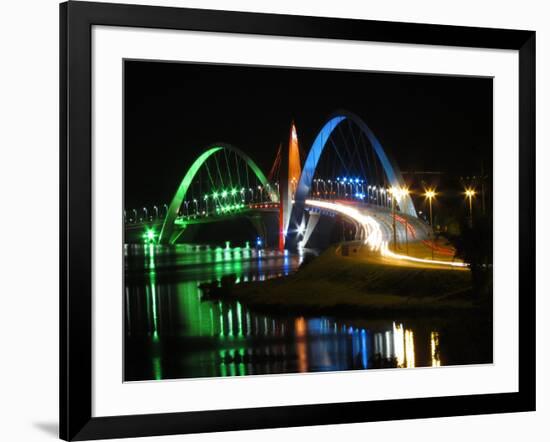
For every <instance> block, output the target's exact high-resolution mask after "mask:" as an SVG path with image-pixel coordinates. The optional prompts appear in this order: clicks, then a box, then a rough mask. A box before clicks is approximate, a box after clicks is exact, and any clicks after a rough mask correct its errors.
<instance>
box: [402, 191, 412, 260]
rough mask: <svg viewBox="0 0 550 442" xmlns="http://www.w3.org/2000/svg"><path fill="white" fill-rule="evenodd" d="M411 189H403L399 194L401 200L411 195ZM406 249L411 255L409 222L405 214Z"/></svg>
mask: <svg viewBox="0 0 550 442" xmlns="http://www.w3.org/2000/svg"><path fill="white" fill-rule="evenodd" d="M409 193H410V192H409V189H407V188H406V187H402V188H401V191H400V193H399V198H404V197H406V196H408V195H409ZM405 248H406V251H407V255H408V254H409V220H408V219H407V215H406V214H405Z"/></svg>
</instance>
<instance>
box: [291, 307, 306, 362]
mask: <svg viewBox="0 0 550 442" xmlns="http://www.w3.org/2000/svg"><path fill="white" fill-rule="evenodd" d="M294 334H295V335H296V338H297V341H296V355H297V356H298V371H299V372H300V373H305V372H307V371H308V361H307V345H306V340H305V339H304V338H305V337H306V335H307V322H306V320H305V318H303V317H300V318H297V319H296V320H295V321H294Z"/></svg>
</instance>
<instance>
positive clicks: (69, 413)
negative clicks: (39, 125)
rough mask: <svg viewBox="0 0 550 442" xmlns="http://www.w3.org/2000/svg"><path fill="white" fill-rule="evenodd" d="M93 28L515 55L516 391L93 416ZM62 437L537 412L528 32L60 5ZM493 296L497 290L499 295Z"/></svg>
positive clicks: (532, 105) (531, 81)
mask: <svg viewBox="0 0 550 442" xmlns="http://www.w3.org/2000/svg"><path fill="white" fill-rule="evenodd" d="M93 25H103V26H123V27H137V28H159V29H177V30H194V31H212V32H224V33H240V34H261V35H278V36H289V37H310V38H323V39H345V40H356V41H376V42H387V43H415V44H424V45H446V46H458V47H475V48H491V49H511V50H517V51H518V53H519V140H518V142H519V165H518V167H519V180H520V181H519V195H520V199H519V228H520V232H519V237H520V241H519V291H520V293H521V296H520V297H519V311H518V314H519V391H518V392H516V393H498V394H479V395H468V396H446V397H430V398H420V399H398V400H385V401H379V400H377V401H365V402H349V403H337V404H334V403H328V404H318V405H298V406H282V407H266V408H250V409H233V410H218V411H198V412H182V413H164V414H147V415H126V416H108V417H92V240H93V238H92V166H91V165H92V140H91V135H92V130H91V128H92V121H91V116H92V113H91V111H92V109H91V107H92V93H93V91H92V84H91V68H92V66H91V49H92V45H91V30H92V26H93ZM59 277H60V413H59V414H60V437H61V438H62V439H65V440H89V439H103V438H120V437H138V436H153V435H165V434H180V433H195V432H214V431H227V430H244V429H259V428H275V427H290V426H306V425H320V424H337V423H351V422H367V421H383V420H393V419H413V418H428V417H441V416H458V415H474V414H485V413H505V412H519V411H533V410H535V32H534V31H520V30H507V29H489V28H471V27H459V26H442V25H428V24H416V23H394V22H381V21H370V20H355V19H336V18H318V17H304V16H290V15H275V14H258V13H243V12H227V11H211V10H198V9H182V8H168V7H157V6H136V5H123V4H108V3H88V2H72V1H70V2H67V3H63V4H61V5H60V274H59ZM497 296H498V294H497Z"/></svg>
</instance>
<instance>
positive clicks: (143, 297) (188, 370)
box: [125, 245, 456, 380]
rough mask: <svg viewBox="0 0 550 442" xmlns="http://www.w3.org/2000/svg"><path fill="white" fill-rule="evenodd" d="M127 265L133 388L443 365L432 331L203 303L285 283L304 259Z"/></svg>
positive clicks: (234, 251) (157, 253)
mask: <svg viewBox="0 0 550 442" xmlns="http://www.w3.org/2000/svg"><path fill="white" fill-rule="evenodd" d="M126 258H127V259H126V264H127V268H126V287H125V315H126V321H125V327H126V340H125V379H126V380H146V379H170V378H186V377H205V376H206V377H216V376H244V375H249V374H253V375H257V374H274V373H296V372H302V373H303V372H319V371H339V370H356V369H373V368H395V367H399V368H412V367H418V366H432V367H439V366H441V365H444V360H443V359H442V348H443V347H442V342H443V339H444V337H443V335H442V334H441V330H439V329H438V328H437V327H435V326H433V325H432V324H431V323H430V321H423V322H422V323H420V324H419V323H418V321H417V322H415V323H412V324H410V323H409V322H407V321H380V320H377V321H368V322H365V321H362V320H358V319H350V320H344V319H335V318H330V317H302V316H294V315H284V316H282V315H266V314H262V313H258V312H255V311H253V310H251V309H249V308H248V307H247V306H246V305H243V304H241V303H240V302H238V301H219V300H205V299H202V298H201V291H200V289H199V288H198V285H199V284H200V283H203V282H210V281H212V280H213V279H220V278H221V277H222V276H224V275H228V274H234V275H235V276H236V278H237V281H238V282H240V281H249V280H252V281H254V280H264V279H268V278H273V277H278V276H282V275H285V274H288V273H291V272H292V271H294V270H295V269H296V268H297V267H298V265H299V264H300V262H301V259H302V257H300V256H294V255H289V254H279V253H278V252H272V251H260V250H254V249H250V248H227V247H226V248H225V249H221V248H210V247H200V248H197V247H195V246H192V247H191V246H184V247H180V248H179V250H176V251H174V249H170V248H164V247H162V246H155V245H149V246H145V247H141V246H132V247H128V248H127V249H126ZM453 345H454V344H453ZM455 362H456V361H455Z"/></svg>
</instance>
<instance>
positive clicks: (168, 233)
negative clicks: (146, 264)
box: [159, 143, 279, 244]
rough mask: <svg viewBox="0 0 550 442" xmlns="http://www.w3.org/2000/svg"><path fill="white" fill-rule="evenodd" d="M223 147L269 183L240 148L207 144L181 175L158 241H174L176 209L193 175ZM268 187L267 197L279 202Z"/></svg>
mask: <svg viewBox="0 0 550 442" xmlns="http://www.w3.org/2000/svg"><path fill="white" fill-rule="evenodd" d="M223 149H225V150H228V151H230V152H233V153H235V154H236V155H238V156H239V157H241V158H242V159H243V160H244V161H246V163H247V165H248V167H250V169H252V171H253V172H254V174H255V175H256V177H257V178H258V180H260V182H261V183H262V185H263V186H264V187H267V186H268V185H269V181H268V180H267V178H266V176H265V175H264V173H263V172H262V170H261V169H260V168H259V167H258V165H257V164H256V163H255V162H254V160H252V158H250V157H249V156H248V155H247V154H245V153H244V152H243V151H242V150H240V149H237V148H236V147H234V146H232V145H230V144H227V143H216V144H213V145H210V146H208V147H207V148H206V149H205V151H204V152H203V153H201V154H200V155H199V156H198V157H197V159H196V160H195V161H194V162H193V164H192V165H191V167H189V169H188V170H187V173H186V174H185V176H184V177H183V179H182V181H181V183H180V185H179V187H178V190H177V191H176V193H175V195H174V197H173V198H172V202H171V203H170V206H168V211H167V212H166V217H165V218H164V222H163V224H162V229H161V231H160V235H159V243H163V244H172V243H174V242H175V240H176V239H177V236H179V235H178V232H174V222H175V221H176V218H177V216H178V210H179V209H180V206H181V204H182V202H183V200H184V199H185V195H186V194H187V190H188V189H189V186H190V185H191V183H192V182H193V178H195V175H196V174H197V172H198V171H199V169H200V168H201V166H202V165H203V164H204V163H205V161H206V160H208V158H210V157H211V156H212V155H214V154H215V153H216V152H219V151H220V150H223ZM269 188H270V189H271V191H270V192H269V198H270V199H271V201H272V202H274V203H276V202H279V197H278V195H277V193H276V192H275V191H274V190H273V187H272V186H270V185H269ZM174 233H176V235H174Z"/></svg>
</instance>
